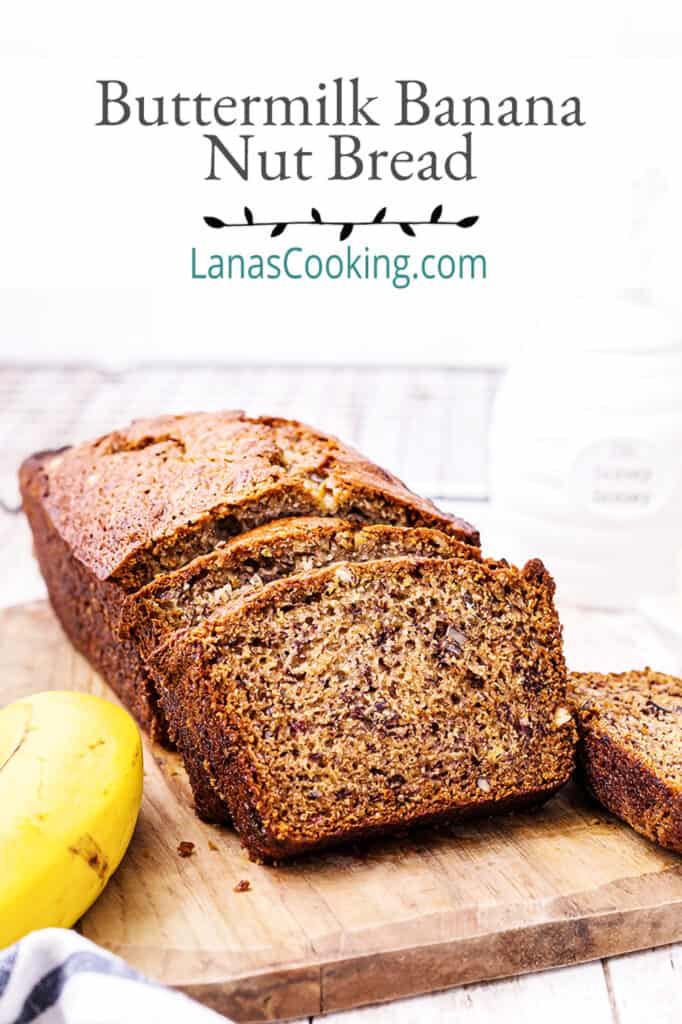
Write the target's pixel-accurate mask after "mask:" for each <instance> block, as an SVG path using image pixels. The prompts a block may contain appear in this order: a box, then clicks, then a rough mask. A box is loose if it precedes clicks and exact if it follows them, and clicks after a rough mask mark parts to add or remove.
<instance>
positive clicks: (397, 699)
mask: <svg viewBox="0 0 682 1024" xmlns="http://www.w3.org/2000/svg"><path fill="white" fill-rule="evenodd" d="M553 592H554V585H553V582H552V580H551V577H550V576H549V574H548V573H547V572H546V571H545V569H544V568H543V566H542V564H541V563H540V562H537V561H534V562H531V563H529V564H528V565H527V566H526V567H525V569H524V570H523V571H519V570H517V569H515V568H513V567H511V566H508V565H507V564H506V563H489V562H478V561H476V560H475V559H432V558H429V559H425V558H415V557H402V558H394V559H385V560H381V561H370V562H364V563H361V564H353V563H350V562H341V563H336V564H334V565H330V566H326V567H324V568H320V569H313V570H310V571H308V572H303V573H300V574H298V575H296V576H292V577H289V578H287V579H284V580H276V581H274V582H272V583H268V584H266V585H265V586H263V587H261V588H260V589H258V590H257V591H256V592H254V593H251V594H248V595H246V596H244V597H241V598H238V599H237V600H236V601H235V602H234V603H233V604H232V605H231V606H230V608H229V610H226V611H224V612H222V613H220V614H217V615H214V616H211V617H210V618H208V619H206V620H205V621H204V622H203V623H201V624H200V625H197V626H194V627H193V628H191V629H189V630H185V631H180V632H176V633H174V634H172V636H171V637H170V638H169V639H168V641H167V642H166V643H165V644H164V645H163V646H162V647H160V648H159V649H158V650H157V651H156V652H155V654H154V656H153V658H152V659H151V660H150V664H151V663H153V664H154V669H155V674H156V678H157V680H158V686H159V696H160V699H161V702H162V704H163V707H164V709H165V712H166V714H167V716H168V718H169V721H170V723H171V727H172V729H173V730H174V732H175V734H176V735H177V737H178V743H179V745H180V746H181V748H183V749H189V748H194V749H196V750H199V751H201V753H202V756H203V757H204V758H205V761H206V764H207V767H208V768H209V770H210V773H211V776H212V782H213V784H214V786H215V788H216V790H217V791H218V793H219V794H220V796H221V797H223V799H225V800H226V802H227V804H228V805H229V808H230V811H231V814H232V817H233V819H234V822H235V825H236V827H237V829H238V831H239V833H240V836H241V839H242V842H243V843H244V845H245V847H246V849H247V851H248V853H249V855H250V856H251V857H252V858H254V859H256V860H263V861H273V860H274V861H279V860H282V859H285V858H287V857H291V856H294V855H296V854H300V853H303V852H305V851H308V850H312V849H316V848H319V847H323V846H326V845H329V844H331V843H337V842H342V841H347V840H350V839H353V838H356V837H359V836H364V835H369V834H372V833H376V832H382V831H385V830H387V829H392V828H396V827H404V826H406V825H410V824H414V823H419V822H426V821H436V820H439V819H442V818H450V817H463V816H467V815H473V814H488V813H491V812H493V811H497V810H503V809H508V808H513V807H520V806H525V805H528V804H534V803H537V802H539V801H542V800H544V799H546V798H547V797H548V796H549V795H550V794H552V793H553V792H555V791H556V790H557V789H558V788H559V787H560V786H561V785H563V783H564V782H565V781H566V780H567V779H568V778H569V776H570V774H571V772H572V770H573V750H574V744H575V727H574V724H573V719H572V716H571V714H570V712H569V711H568V710H567V707H566V693H565V665H564V660H563V654H562V645H561V629H560V625H559V622H558V619H557V615H556V612H555V610H554V606H553Z"/></svg>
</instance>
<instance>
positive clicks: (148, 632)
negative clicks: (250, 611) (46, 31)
mask: <svg viewBox="0 0 682 1024" xmlns="http://www.w3.org/2000/svg"><path fill="white" fill-rule="evenodd" d="M396 555H421V556H430V557H432V558H434V557H435V558H474V559H480V557H481V555H480V550H479V548H476V547H473V546H472V545H470V544H463V543H462V542H461V541H458V540H455V538H454V537H450V536H448V535H447V534H445V533H441V531H440V530H431V529H428V528H427V527H403V526H382V525H374V526H360V525H359V524H357V523H351V522H348V521H347V520H343V519H336V518H334V517H329V518H324V517H319V516H318V517H312V516H310V517H308V516H300V517H298V518H295V519H280V520H276V521H274V522H272V523H268V524H266V525H265V526H261V527H257V528H256V529H255V530H249V531H248V533H244V534H241V535H240V536H238V537H235V538H233V540H231V541H228V542H226V544H225V545H224V546H222V547H220V548H217V549H216V550H215V551H212V552H211V553H210V554H208V555H200V556H199V557H198V558H195V559H194V560H193V561H192V562H190V563H189V564H188V565H186V566H183V567H182V568H181V569H176V570H175V571H174V572H170V573H166V574H164V575H163V576H157V578H156V579H155V580H153V581H152V582H151V583H149V584H147V586H146V587H143V588H142V589H141V590H139V591H137V592H136V593H135V594H132V595H131V596H130V597H128V599H127V603H126V608H125V609H124V612H123V615H122V616H121V621H122V623H123V626H122V629H121V632H122V635H123V638H124V639H125V640H126V641H127V642H128V643H130V640H131V639H132V642H133V645H134V648H135V650H136V651H139V652H140V653H141V655H142V658H143V659H147V658H148V657H149V656H150V655H151V654H152V652H153V651H154V650H155V649H156V648H157V647H158V646H159V645H160V644H161V643H163V642H164V641H165V640H166V639H167V638H168V636H169V635H170V634H171V633H173V632H175V631H176V630H178V629H182V628H188V627H190V626H193V625H197V624H198V623H200V622H202V621H203V620H204V619H206V618H208V617H209V616H210V615H215V614H218V613H219V612H220V611H221V610H225V609H227V608H228V607H229V605H230V603H231V602H233V601H235V600H236V599H237V598H238V597H243V596H245V595H246V594H247V593H249V592H252V591H255V590H257V589H258V588H259V587H261V586H264V585H265V584H266V583H268V582H270V581H272V580H275V579H282V578H284V577H287V576H289V575H292V574H295V573H297V572H301V571H304V570H308V569H312V568H317V567H320V566H323V565H328V564H330V563H332V562H338V561H342V560H347V561H351V562H365V561H370V560H372V559H380V558H390V557H391V556H396ZM181 746H182V749H183V751H184V760H185V766H186V768H187V773H188V775H189V780H190V784H191V786H192V792H193V794H194V801H195V804H196V808H197V813H198V814H199V816H200V817H201V818H203V819H204V820H205V821H212V822H227V821H229V820H230V812H229V809H228V807H227V804H226V803H225V802H224V801H223V800H222V798H221V797H220V796H219V795H218V793H217V791H216V790H215V788H214V787H213V786H212V785H211V783H210V781H209V780H210V770H209V769H208V768H207V765H206V764H205V762H204V758H203V757H202V755H201V753H200V751H199V749H198V747H197V746H196V744H195V743H194V742H193V741H192V740H191V738H190V739H189V741H188V742H184V743H182V744H181Z"/></svg>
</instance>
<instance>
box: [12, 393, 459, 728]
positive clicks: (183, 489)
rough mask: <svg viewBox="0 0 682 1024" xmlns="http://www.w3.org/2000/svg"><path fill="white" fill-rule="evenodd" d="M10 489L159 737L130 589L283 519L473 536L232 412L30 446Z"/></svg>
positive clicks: (303, 430)
mask: <svg viewBox="0 0 682 1024" xmlns="http://www.w3.org/2000/svg"><path fill="white" fill-rule="evenodd" d="M20 486H21V492H22V498H23V504H24V508H25V511H26V514H27V516H28V518H29V521H30V524H31V528H32V531H33V537H34V544H35V550H36V555H37V557H38V561H39V564H40V567H41V570H42V572H43V575H44V577H45V580H46V583H47V586H48V591H49V594H50V599H51V601H52V604H53V606H54V609H55V611H56V613H57V615H58V617H59V619H60V621H61V623H62V625H63V627H64V629H65V631H66V632H67V634H68V636H69V637H70V639H71V640H72V642H73V643H74V645H75V646H76V647H77V648H78V650H80V651H81V652H82V653H83V654H85V655H86V657H88V658H89V660H90V661H91V663H92V664H93V665H94V667H95V668H96V669H97V670H98V671H99V672H101V673H102V675H104V677H105V678H106V679H107V681H108V682H109V683H110V684H111V685H112V686H113V688H114V689H115V690H116V692H117V693H118V694H119V696H120V697H121V698H122V700H123V701H124V702H125V703H126V704H127V706H128V707H129V708H130V709H131V710H132V711H133V713H134V714H135V715H136V717H137V718H138V720H139V721H140V723H141V724H142V725H143V726H144V727H145V728H146V729H148V730H149V731H150V732H151V733H152V735H154V736H155V737H156V738H158V739H160V740H164V739H165V738H166V728H165V723H164V721H163V717H162V715H161V714H160V712H159V708H158V706H157V702H156V697H155V693H154V689H153V686H152V684H151V682H150V680H149V676H148V674H147V672H146V670H145V667H144V664H143V662H142V661H141V659H140V657H139V655H138V652H137V650H136V648H135V646H134V644H132V643H131V642H130V641H129V640H126V639H125V637H124V638H123V639H122V640H119V639H118V636H119V632H120V629H121V626H122V616H123V614H124V613H123V608H124V606H125V599H126V595H127V594H130V593H133V592H134V591H135V590H137V589H138V588H139V587H141V586H144V585H145V584H146V583H149V582H150V581H151V580H152V579H154V578H155V577H157V576H159V575H162V574H163V573H165V572H167V571H169V570H173V569H177V568H179V567H180V566H182V565H185V564H186V563H187V562H189V561H191V560H192V559H193V558H195V557H196V556H198V555H201V554H205V553H207V552H209V551H211V550H213V549H214V548H216V547H219V546H220V545H221V544H224V543H225V542H226V541H228V540H229V539H230V538H232V537H233V536H236V535H238V534H240V533H243V532H245V531H247V530H250V529H252V528H253V527H256V526H259V525H261V524H263V523H266V522H268V521H270V520H272V519H279V518H283V517H288V516H299V515H301V516H307V515H311V514H312V515H322V516H327V515H329V516H333V515H337V514H342V515H343V516H344V517H345V518H348V519H350V520H352V521H354V522H360V523H371V522H377V523H393V524H398V525H417V526H429V527H436V528H438V529H440V530H443V531H444V532H445V533H447V534H449V535H451V536H453V537H455V538H459V539H460V540H462V541H463V542H465V543H469V544H474V545H475V544H477V543H478V534H477V532H476V530H475V529H474V528H473V527H471V526H470V525H469V524H468V523H465V522H464V521H462V520H459V519H456V518H455V517H453V516H449V515H446V514H445V513H442V512H440V511H439V510H438V509H437V508H436V507H435V506H434V505H433V504H432V503H431V502H429V501H427V500H426V499H423V498H420V497H418V496H417V495H415V494H413V493H412V492H411V491H409V490H408V489H407V488H406V487H405V486H404V485H403V484H402V483H401V482H400V481H399V480H397V479H396V478H395V477H394V476H392V475H391V474H390V473H387V472H386V471H384V470H382V469H380V468H379V467H377V466H375V465H373V464H372V463H371V462H368V461H367V460H366V459H364V458H363V457H362V456H361V455H359V454H358V453H357V452H355V451H353V449H351V448H348V447H346V446H345V445H343V444H341V443H340V442H339V441H337V440H336V439H335V438H332V437H329V436H327V435H325V434H321V433H319V432H318V431H315V430H312V429H311V428H309V427H306V426H304V425H302V424H300V423H297V422H294V421H290V420H283V419H276V418H269V417H260V418H249V417H247V416H246V415H244V413H241V412H219V413H194V414H189V415H186V416H164V417H159V418H157V419H150V420H138V421H135V422H134V423H132V424H131V425H130V426H129V427H127V428H126V429H124V430H121V431H115V432H114V433H111V434H107V435H105V436H104V437H101V438H99V439H97V440H96V441H92V442H89V443H85V444H81V445H78V446H76V447H73V448H66V449H60V450H58V451H52V452H43V453H39V454H37V455H34V456H32V457H31V458H29V459H27V460H26V462H25V463H24V464H23V465H22V467H21V470H20Z"/></svg>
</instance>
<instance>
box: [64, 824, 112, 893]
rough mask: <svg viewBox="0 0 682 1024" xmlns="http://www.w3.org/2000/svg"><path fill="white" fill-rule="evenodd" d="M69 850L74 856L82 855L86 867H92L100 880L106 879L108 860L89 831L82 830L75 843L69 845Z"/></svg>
mask: <svg viewBox="0 0 682 1024" xmlns="http://www.w3.org/2000/svg"><path fill="white" fill-rule="evenodd" d="M69 852H70V853H73V854H75V855H76V857H82V858H83V860H84V861H85V863H86V864H87V865H88V867H89V868H92V870H93V871H94V872H95V874H96V875H97V877H98V878H99V880H100V881H101V882H104V881H105V880H106V877H107V871H108V870H109V861H108V860H107V858H106V856H105V854H104V850H103V849H102V847H101V846H100V845H99V843H98V842H97V840H96V839H95V838H93V836H91V835H90V833H89V832H84V833H83V835H82V836H81V837H80V839H79V840H78V842H77V843H76V845H75V846H70V847H69Z"/></svg>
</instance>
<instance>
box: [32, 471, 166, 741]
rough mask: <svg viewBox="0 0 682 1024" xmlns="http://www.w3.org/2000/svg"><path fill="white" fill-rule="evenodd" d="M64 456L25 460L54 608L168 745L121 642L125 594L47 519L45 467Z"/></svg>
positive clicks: (142, 674)
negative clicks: (101, 576) (97, 573)
mask: <svg viewBox="0 0 682 1024" xmlns="http://www.w3.org/2000/svg"><path fill="white" fill-rule="evenodd" d="M59 454H60V452H38V453H36V454H35V455H32V456H31V457H30V458H28V459H26V461H25V462H24V463H23V465H22V466H21V470H20V486H21V494H22V500H23V508H24V512H25V513H26V516H27V518H28V521H29V524H30V527H31V532H32V534H33V548H34V552H35V555H36V558H37V560H38V565H39V566H40V571H41V572H42V574H43V578H44V580H45V584H46V586H47V590H48V594H49V596H50V601H51V603H52V607H53V608H54V610H55V613H56V615H57V618H58V619H59V621H60V623H61V625H62V628H63V629H64V632H65V633H66V635H67V636H68V637H69V640H70V641H71V643H72V644H73V645H74V647H75V648H76V650H78V651H80V652H81V654H83V655H84V656H85V657H86V658H87V659H88V661H89V662H90V664H91V665H92V666H93V667H94V668H95V669H96V671H97V672H99V673H100V675H102V676H103V677H104V679H106V680H107V682H108V683H109V684H110V686H111V687H112V688H113V689H114V690H115V691H116V693H117V694H118V695H119V697H120V698H121V700H122V701H123V702H124V703H125V704H126V706H127V707H128V708H130V710H131V711H132V713H133V714H134V715H135V717H136V718H137V720H138V722H139V723H140V725H142V726H143V728H144V729H146V730H147V732H149V734H150V735H151V736H152V737H153V738H154V739H156V740H158V741H160V742H162V743H164V742H168V736H167V732H166V729H165V723H164V721H163V716H162V715H161V714H160V713H159V709H158V708H157V701H156V694H155V691H154V687H153V683H152V681H151V679H150V677H149V676H148V674H147V672H146V671H145V668H144V664H143V662H142V660H141V659H140V657H139V656H138V654H137V651H136V649H135V647H134V645H133V644H132V643H130V642H129V641H125V640H124V641H119V639H118V628H119V624H120V619H121V613H122V609H123V606H124V602H125V597H126V595H125V592H124V591H122V590H121V588H120V587H119V586H117V584H115V583H109V582H107V581H101V580H98V579H97V578H96V577H95V576H93V574H92V573H91V572H90V571H89V570H88V569H87V568H86V567H85V566H84V565H83V563H82V562H80V561H79V560H78V559H77V558H76V557H75V556H74V554H73V552H72V550H71V548H70V547H69V545H68V544H67V542H66V541H65V540H64V538H63V537H62V536H61V534H60V533H59V532H58V531H57V530H55V528H54V524H53V523H52V520H51V519H50V517H49V516H48V514H47V511H46V507H45V501H44V497H45V494H46V491H47V488H48V486H49V483H48V479H47V477H46V474H45V464H46V462H48V463H49V461H50V459H52V458H54V457H55V456H58V455H59Z"/></svg>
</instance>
